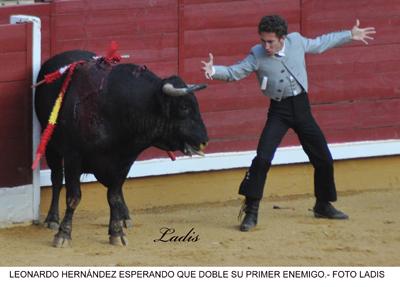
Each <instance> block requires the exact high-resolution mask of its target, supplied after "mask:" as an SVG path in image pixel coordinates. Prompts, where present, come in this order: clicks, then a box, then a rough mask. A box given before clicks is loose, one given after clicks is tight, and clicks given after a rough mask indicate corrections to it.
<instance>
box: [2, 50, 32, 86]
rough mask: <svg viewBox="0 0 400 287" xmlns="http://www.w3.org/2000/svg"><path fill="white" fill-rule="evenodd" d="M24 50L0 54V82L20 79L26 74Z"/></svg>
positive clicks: (23, 78) (25, 77)
mask: <svg viewBox="0 0 400 287" xmlns="http://www.w3.org/2000/svg"><path fill="white" fill-rule="evenodd" d="M26 57H27V55H26V52H24V51H22V52H14V53H12V52H10V53H1V54H0V63H1V69H0V82H6V81H22V80H25V79H27V75H26V66H25V65H26Z"/></svg>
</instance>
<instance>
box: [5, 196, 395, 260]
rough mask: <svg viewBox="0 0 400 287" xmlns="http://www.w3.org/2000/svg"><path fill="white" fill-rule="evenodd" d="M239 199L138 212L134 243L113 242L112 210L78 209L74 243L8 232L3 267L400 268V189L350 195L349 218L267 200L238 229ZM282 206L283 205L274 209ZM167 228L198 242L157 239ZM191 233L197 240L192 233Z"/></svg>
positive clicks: (298, 201) (31, 229)
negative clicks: (255, 217)
mask: <svg viewBox="0 0 400 287" xmlns="http://www.w3.org/2000/svg"><path fill="white" fill-rule="evenodd" d="M240 204H241V202H240V201H238V200H234V201H229V202H224V203H215V204H199V205H182V206H178V207H170V208H168V207H166V208H153V209H145V210H136V211H135V210H134V211H131V212H132V214H133V220H134V225H135V226H134V228H133V229H130V230H128V231H127V234H128V235H127V237H128V240H129V245H128V246H127V247H120V246H110V245H109V244H108V236H107V224H108V214H104V213H103V212H97V213H96V212H94V211H85V210H79V208H78V210H77V212H76V216H75V221H74V227H73V228H74V229H73V246H72V247H71V248H62V249H56V248H54V247H52V246H51V242H52V238H53V235H54V231H51V230H49V229H46V228H44V227H42V226H27V227H14V228H8V229H2V230H0V246H1V249H0V265H1V266H71V265H72V266H100V265H101V266H185V265H187V266H399V265H400V208H399V206H400V191H399V190H391V191H375V192H371V191H369V192H359V193H352V194H348V193H347V194H343V195H341V197H340V201H339V202H338V203H337V204H336V206H337V207H338V208H340V209H342V210H344V211H346V212H347V213H348V214H349V215H350V217H351V218H350V220H348V221H331V220H325V219H315V218H313V216H312V213H311V212H310V211H309V209H310V208H311V207H312V205H313V198H311V197H304V196H300V197H299V196H297V197H286V198H279V199H270V198H267V199H265V200H264V201H263V203H262V205H261V215H260V218H259V225H258V227H257V229H256V230H254V231H252V232H248V233H243V232H239V231H238V221H237V215H238V210H239V206H240ZM273 206H279V207H281V208H282V209H274V208H273ZM164 227H168V228H173V229H175V233H174V234H171V235H169V236H166V237H164V239H168V238H170V237H172V236H173V235H178V236H184V235H186V234H187V233H188V232H189V231H190V230H191V229H192V228H193V231H192V232H191V233H190V234H189V236H191V237H192V238H195V237H196V236H198V238H199V239H198V240H197V241H196V242H160V241H158V242H154V240H157V239H160V237H161V233H160V230H161V229H162V228H164ZM187 238H189V237H187Z"/></svg>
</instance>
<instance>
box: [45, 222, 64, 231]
mask: <svg viewBox="0 0 400 287" xmlns="http://www.w3.org/2000/svg"><path fill="white" fill-rule="evenodd" d="M43 225H44V227H46V228H48V229H51V230H58V228H59V227H60V224H59V223H58V222H55V221H45V222H44V223H43Z"/></svg>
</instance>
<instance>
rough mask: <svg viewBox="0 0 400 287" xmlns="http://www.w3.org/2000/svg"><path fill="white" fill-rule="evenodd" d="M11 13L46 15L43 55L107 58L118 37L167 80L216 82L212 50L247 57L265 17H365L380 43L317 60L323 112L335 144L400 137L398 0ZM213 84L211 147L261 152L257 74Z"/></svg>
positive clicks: (94, 5) (327, 23) (223, 1)
mask: <svg viewBox="0 0 400 287" xmlns="http://www.w3.org/2000/svg"><path fill="white" fill-rule="evenodd" d="M9 9H13V10H12V13H14V14H16V13H18V14H31V15H35V16H39V17H40V18H41V19H42V27H43V29H42V33H43V35H44V39H43V41H42V45H43V60H45V59H47V58H48V55H53V54H55V53H58V52H61V51H64V50H68V49H78V48H80V49H89V50H93V51H95V52H97V53H99V54H102V53H104V51H105V50H106V48H107V46H108V45H109V43H110V41H111V40H116V41H117V42H118V43H119V45H120V52H121V53H122V54H130V55H131V57H130V58H129V59H125V60H124V61H125V62H136V63H139V64H146V65H147V66H148V67H149V68H150V69H152V70H153V71H154V72H156V73H157V74H159V75H161V76H167V75H170V74H173V73H178V72H179V74H180V75H181V76H182V77H183V78H184V79H185V80H186V81H187V82H205V81H206V80H205V79H204V76H203V74H202V72H201V70H200V68H201V64H200V61H201V60H205V59H206V58H207V56H208V52H213V53H214V56H215V60H216V63H217V64H233V63H235V62H237V61H239V60H241V59H242V58H243V57H244V56H245V55H246V54H247V53H248V51H249V50H250V48H251V47H252V46H253V45H255V44H257V43H258V41H259V40H258V35H257V24H258V21H259V19H260V18H261V17H262V16H263V15H266V14H281V15H283V16H284V17H285V18H286V19H287V20H288V22H289V30H290V31H299V32H301V33H302V34H303V35H305V36H307V37H315V36H317V35H320V34H322V33H326V32H331V31H337V30H342V29H350V28H351V27H352V25H354V23H355V19H357V18H359V19H360V21H361V25H362V26H363V27H365V26H375V27H376V29H377V31H378V34H377V35H376V39H375V41H372V42H371V44H370V45H368V46H364V45H363V44H361V43H352V44H349V45H346V46H342V47H340V48H336V49H333V50H331V51H328V52H327V53H325V54H322V55H315V56H308V57H307V62H308V70H309V82H310V99H311V101H312V104H313V109H314V113H315V116H316V118H317V120H318V121H319V123H320V125H321V127H322V129H323V130H324V132H325V133H326V136H327V138H328V141H329V142H330V143H334V142H351V141H362V140H377V139H389V138H399V137H400V133H399V130H400V121H399V116H398V114H399V113H398V112H397V110H398V107H399V103H398V100H399V98H400V82H399V81H398V75H399V74H400V56H399V55H400V34H399V33H397V27H398V24H399V21H400V20H399V18H398V15H397V14H398V13H397V11H399V9H400V3H399V1H397V0H385V1H380V0H354V1H347V0H337V1H325V0H302V1H299V0H251V1H250V0H247V1H246V0H237V1H232V0H218V1H216V0H157V1H154V0H148V1H137V0H128V1H125V0H117V1H107V0H96V1H94V0H86V1H83V0H69V1H65V0H63V1H61V0H54V1H53V2H52V3H51V4H36V5H28V6H21V7H14V8H11V7H10V8H9V7H7V8H0V23H6V21H8V14H10V11H11V10H9ZM0 38H2V36H1V35H0ZM2 42H3V41H2ZM0 57H1V54H0ZM0 61H4V63H8V64H9V65H10V70H9V71H8V73H7V75H1V73H0V77H10V76H11V75H13V76H17V77H18V67H17V66H18V65H20V63H19V62H18V61H21V60H20V59H19V60H18V59H17V60H16V61H17V64H16V62H15V61H14V62H13V61H10V60H9V59H8V58H7V57H6V58H4V57H3V58H0ZM12 63H13V65H11V64H12ZM208 83H209V88H208V89H206V90H205V91H201V92H199V93H198V99H199V103H200V108H201V111H202V113H203V118H204V120H205V123H206V125H207V127H208V130H209V135H210V139H211V141H210V144H209V147H208V152H223V151H242V150H254V149H255V148H256V145H257V139H258V137H259V134H260V132H261V129H262V128H263V125H264V122H265V119H266V113H267V109H268V100H267V99H266V98H265V97H263V96H262V95H261V92H260V91H259V89H258V84H257V82H256V80H255V77H254V76H251V77H249V78H248V79H245V80H243V81H241V82H236V83H229V84H227V83H222V82H218V81H208ZM8 85H10V84H8ZM7 89H12V88H7ZM3 105H4V104H3ZM293 144H296V145H297V144H298V140H297V139H296V137H295V135H294V134H293V133H289V135H288V137H287V138H285V140H284V141H283V142H282V146H287V145H293ZM150 157H164V153H162V152H158V151H155V150H154V149H152V150H150V151H147V152H146V153H145V154H144V155H142V157H141V159H145V158H150Z"/></svg>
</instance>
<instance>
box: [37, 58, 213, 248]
mask: <svg viewBox="0 0 400 287" xmlns="http://www.w3.org/2000/svg"><path fill="white" fill-rule="evenodd" d="M93 56H94V54H93V53H91V52H87V51H78V50H76V51H68V52H64V53H61V54H59V55H56V56H54V57H53V58H51V59H49V60H48V61H47V62H45V63H44V64H43V66H42V68H41V70H40V73H39V76H38V82H39V81H40V80H42V79H43V78H44V75H46V74H48V73H50V72H53V71H55V70H57V69H59V68H60V67H63V66H65V65H67V64H70V63H71V62H74V61H77V60H82V59H83V60H87V62H85V63H82V64H79V65H78V66H77V68H76V69H75V72H74V74H73V76H72V80H71V82H70V85H69V87H68V90H67V92H66V94H65V97H64V102H63V104H62V108H61V110H60V113H59V118H58V122H57V126H56V129H55V131H54V134H53V136H52V138H51V140H50V141H49V143H48V145H47V149H46V160H47V163H48V166H49V168H50V169H51V181H52V192H53V194H52V202H51V206H50V210H49V212H48V215H47V218H46V220H45V223H46V225H47V226H48V227H50V228H54V229H56V228H58V233H57V234H56V235H55V237H54V242H53V243H54V246H56V247H61V246H64V245H68V244H69V243H70V241H71V231H72V218H73V214H74V211H75V209H76V208H77V206H78V204H79V202H80V199H81V189H80V176H81V175H82V174H83V173H92V174H94V176H95V177H96V179H97V180H98V181H99V182H100V183H102V184H103V185H104V186H106V187H107V189H108V190H107V200H108V203H109V206H110V222H109V231H108V232H109V236H110V243H112V244H123V245H126V243H127V241H126V237H125V234H124V231H123V227H129V226H131V225H132V221H131V219H130V216H129V210H128V208H127V206H126V204H125V201H124V197H123V192H122V185H123V183H124V181H125V179H126V177H127V174H128V172H129V170H130V167H131V166H132V164H133V162H134V161H135V160H136V158H137V157H138V155H139V154H140V153H141V152H142V151H143V150H145V149H146V148H148V147H150V146H155V147H158V148H161V149H163V150H166V151H175V150H180V151H182V152H183V153H184V154H186V155H191V154H193V153H196V154H202V150H203V148H204V147H205V145H206V143H207V141H208V137H207V131H206V128H205V125H204V123H203V121H202V118H201V115H200V112H199V106H198V103H197V100H196V98H195V96H194V93H193V92H194V91H195V90H199V89H202V88H204V87H205V85H189V86H188V85H186V84H185V83H184V82H183V81H182V80H181V79H180V78H179V77H177V76H171V77H169V78H166V79H161V78H159V77H158V76H156V75H155V74H154V73H152V72H151V71H149V70H148V69H146V68H145V67H141V66H138V65H134V64H119V65H111V64H109V63H108V62H107V61H104V60H93V58H92V57H93ZM64 78H65V76H64V77H62V78H60V79H59V80H57V81H55V82H54V83H51V84H43V85H40V86H38V87H37V89H36V94H35V110H36V114H37V116H38V119H39V121H40V124H41V126H42V129H44V128H45V127H46V125H47V121H48V119H49V115H50V112H51V110H52V107H53V105H54V102H55V99H56V98H57V95H58V93H59V92H60V88H61V85H62V82H63V80H64ZM64 173H65V185H66V190H67V193H66V197H67V200H66V203H67V208H66V212H65V216H64V218H63V220H62V222H61V224H59V210H58V202H59V194H60V189H61V187H62V181H63V177H64Z"/></svg>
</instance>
